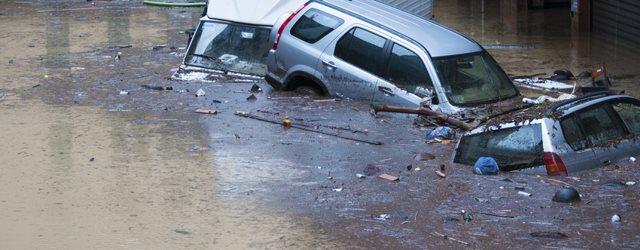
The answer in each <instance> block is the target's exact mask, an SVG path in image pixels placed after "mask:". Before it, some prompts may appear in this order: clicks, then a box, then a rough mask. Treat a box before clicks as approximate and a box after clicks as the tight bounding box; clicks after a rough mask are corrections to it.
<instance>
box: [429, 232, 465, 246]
mask: <svg viewBox="0 0 640 250" xmlns="http://www.w3.org/2000/svg"><path fill="white" fill-rule="evenodd" d="M433 234H434V235H436V236H439V237H442V238H445V239H448V240H450V241H455V242H458V243H460V244H463V245H467V246H468V245H471V244H469V243H468V242H465V241H461V240H459V239H456V238H453V237H451V236H447V235H444V234H441V233H438V232H433Z"/></svg>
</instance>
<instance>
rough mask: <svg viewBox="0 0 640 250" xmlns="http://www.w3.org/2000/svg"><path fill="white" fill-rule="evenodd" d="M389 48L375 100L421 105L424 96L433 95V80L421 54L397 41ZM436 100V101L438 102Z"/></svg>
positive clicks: (402, 104)
mask: <svg viewBox="0 0 640 250" xmlns="http://www.w3.org/2000/svg"><path fill="white" fill-rule="evenodd" d="M388 51H389V52H388V54H387V56H386V60H385V65H384V68H383V72H382V75H383V77H382V78H381V79H379V80H378V86H377V87H376V91H375V95H374V100H373V101H374V102H378V103H384V104H393V105H400V106H408V107H411V106H418V105H419V104H420V102H422V100H423V98H432V97H433V96H434V95H435V92H434V88H433V82H432V81H431V76H430V75H429V72H428V71H427V68H426V67H425V64H424V62H423V60H422V59H421V58H420V56H419V55H418V53H416V52H414V50H412V49H410V48H409V46H403V45H400V44H398V43H396V42H394V43H392V44H391V45H390V47H389V50H388ZM436 100H437V99H433V100H432V102H435V104H437V101H436Z"/></svg>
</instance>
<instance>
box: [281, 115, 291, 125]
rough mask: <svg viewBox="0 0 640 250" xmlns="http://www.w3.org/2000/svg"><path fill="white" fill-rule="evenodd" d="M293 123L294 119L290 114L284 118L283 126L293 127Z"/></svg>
mask: <svg viewBox="0 0 640 250" xmlns="http://www.w3.org/2000/svg"><path fill="white" fill-rule="evenodd" d="M291 125H293V121H291V119H289V117H288V116H287V117H285V118H284V119H283V120H282V126H285V127H291Z"/></svg>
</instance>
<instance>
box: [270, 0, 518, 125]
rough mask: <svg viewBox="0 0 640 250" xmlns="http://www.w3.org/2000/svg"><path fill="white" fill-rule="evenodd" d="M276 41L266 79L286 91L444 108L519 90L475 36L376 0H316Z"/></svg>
mask: <svg viewBox="0 0 640 250" xmlns="http://www.w3.org/2000/svg"><path fill="white" fill-rule="evenodd" d="M270 41H271V43H272V48H271V50H270V51H269V55H268V61H267V66H268V72H267V76H266V77H265V78H266V80H267V81H268V82H269V83H270V84H271V85H273V86H274V87H276V88H281V89H285V90H293V89H297V88H303V89H310V90H312V91H314V92H317V93H320V94H326V95H337V96H342V97H348V98H352V99H364V100H370V101H372V102H374V103H386V104H395V105H401V106H419V105H423V104H425V105H429V106H430V107H431V108H432V109H440V110H441V111H443V112H445V113H457V112H459V111H461V110H464V109H465V108H467V107H475V106H478V105H481V104H491V103H496V102H500V101H503V100H505V99H511V98H514V97H517V96H519V95H520V94H519V92H518V90H517V89H516V87H515V86H514V85H513V83H512V81H511V80H510V79H509V77H508V76H507V75H506V74H505V72H504V71H503V70H502V68H500V66H499V65H498V63H497V62H496V61H495V60H494V59H493V58H492V57H491V56H490V55H489V53H487V52H486V51H485V50H484V49H483V48H482V46H480V45H479V44H478V43H477V42H475V41H473V40H471V39H470V38H468V37H465V36H464V35H462V34H460V33H458V32H456V31H453V30H451V29H449V28H446V27H444V26H442V25H440V24H438V23H436V22H433V21H429V20H425V19H422V18H419V17H417V16H414V15H412V14H409V13H407V12H403V11H401V10H398V9H395V8H393V7H390V6H388V5H385V4H382V3H379V2H377V1H372V0H352V1H345V0H314V1H310V2H308V3H306V4H304V5H303V7H302V8H301V9H300V10H298V11H297V12H295V13H293V14H291V15H286V16H283V17H281V18H280V19H279V20H278V22H277V24H276V25H275V26H274V27H273V29H272V30H271V36H270Z"/></svg>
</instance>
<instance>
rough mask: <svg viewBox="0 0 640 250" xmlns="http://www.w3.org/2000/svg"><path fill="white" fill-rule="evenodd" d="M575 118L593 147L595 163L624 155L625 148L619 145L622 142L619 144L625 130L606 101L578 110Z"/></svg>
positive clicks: (605, 161) (609, 160)
mask: <svg viewBox="0 0 640 250" xmlns="http://www.w3.org/2000/svg"><path fill="white" fill-rule="evenodd" d="M577 119H578V120H579V122H580V126H581V128H582V131H583V133H584V135H585V136H586V138H587V139H588V140H589V143H590V145H591V148H593V151H594V153H595V159H596V160H595V162H596V163H597V164H599V165H603V164H609V163H611V162H614V161H616V160H619V159H621V158H622V157H624V155H625V150H624V147H621V146H624V142H622V144H621V141H620V138H621V137H623V136H625V135H626V134H627V132H626V131H625V129H624V126H623V125H622V124H621V121H619V118H618V117H617V115H616V114H615V111H613V109H612V108H611V106H610V105H609V104H608V103H602V104H598V105H595V106H594V107H590V108H587V109H585V110H581V111H579V112H578V113H577Z"/></svg>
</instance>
